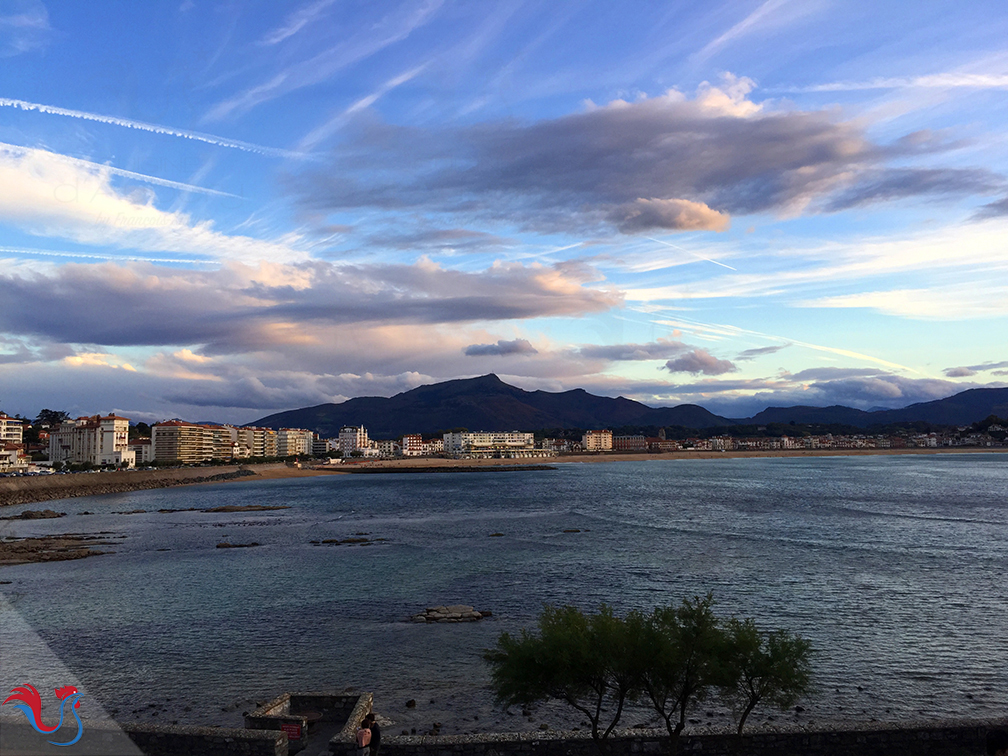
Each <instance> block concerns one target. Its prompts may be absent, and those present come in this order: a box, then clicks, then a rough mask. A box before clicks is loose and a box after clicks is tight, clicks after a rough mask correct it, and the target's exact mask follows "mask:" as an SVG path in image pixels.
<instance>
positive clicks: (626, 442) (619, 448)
mask: <svg viewBox="0 0 1008 756" xmlns="http://www.w3.org/2000/svg"><path fill="white" fill-rule="evenodd" d="M612 449H613V451H614V452H646V451H647V438H645V437H644V436H643V435H614V436H613V446H612ZM586 451H587V450H586Z"/></svg>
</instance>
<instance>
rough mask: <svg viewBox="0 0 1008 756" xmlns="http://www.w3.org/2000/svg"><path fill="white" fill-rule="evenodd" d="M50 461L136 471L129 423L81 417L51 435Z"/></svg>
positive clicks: (122, 419)
mask: <svg viewBox="0 0 1008 756" xmlns="http://www.w3.org/2000/svg"><path fill="white" fill-rule="evenodd" d="M49 461H50V462H66V463H67V464H77V465H80V464H87V463H90V464H92V465H95V466H101V465H116V466H120V465H123V464H126V465H128V466H129V467H133V466H134V464H135V456H134V454H133V452H131V451H130V450H129V419H128V418H125V417H118V416H116V415H107V416H105V417H102V416H101V415H95V416H94V417H79V418H77V419H76V420H71V421H68V422H65V423H61V424H60V427H59V428H58V429H53V430H50V432H49Z"/></svg>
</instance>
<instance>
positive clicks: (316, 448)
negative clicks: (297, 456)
mask: <svg viewBox="0 0 1008 756" xmlns="http://www.w3.org/2000/svg"><path fill="white" fill-rule="evenodd" d="M311 453H312V456H313V457H324V456H325V455H326V454H328V453H329V439H328V438H322V437H321V436H320V435H319V434H318V433H313V434H312V446H311Z"/></svg>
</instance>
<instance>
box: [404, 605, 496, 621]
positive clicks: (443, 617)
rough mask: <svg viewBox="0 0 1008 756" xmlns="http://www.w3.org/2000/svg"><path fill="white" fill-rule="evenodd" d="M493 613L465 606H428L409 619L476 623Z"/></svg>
mask: <svg viewBox="0 0 1008 756" xmlns="http://www.w3.org/2000/svg"><path fill="white" fill-rule="evenodd" d="M492 614H493V612H489V611H482V612H477V611H476V610H475V609H473V608H472V607H471V606H466V605H465V604H453V605H452V606H428V607H427V608H426V609H424V610H423V611H422V612H420V613H419V614H414V615H413V616H412V617H410V621H411V622H417V623H420V622H428V623H429V622H478V621H479V620H481V619H483V618H484V617H490V616H492Z"/></svg>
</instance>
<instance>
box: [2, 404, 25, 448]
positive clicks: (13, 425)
mask: <svg viewBox="0 0 1008 756" xmlns="http://www.w3.org/2000/svg"><path fill="white" fill-rule="evenodd" d="M22 422H23V421H21V420H16V419H14V418H13V417H10V416H8V415H5V414H4V413H3V412H0V446H3V445H4V444H20V443H21V441H22V437H23V435H22V434H23V433H24V426H23V425H22Z"/></svg>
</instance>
